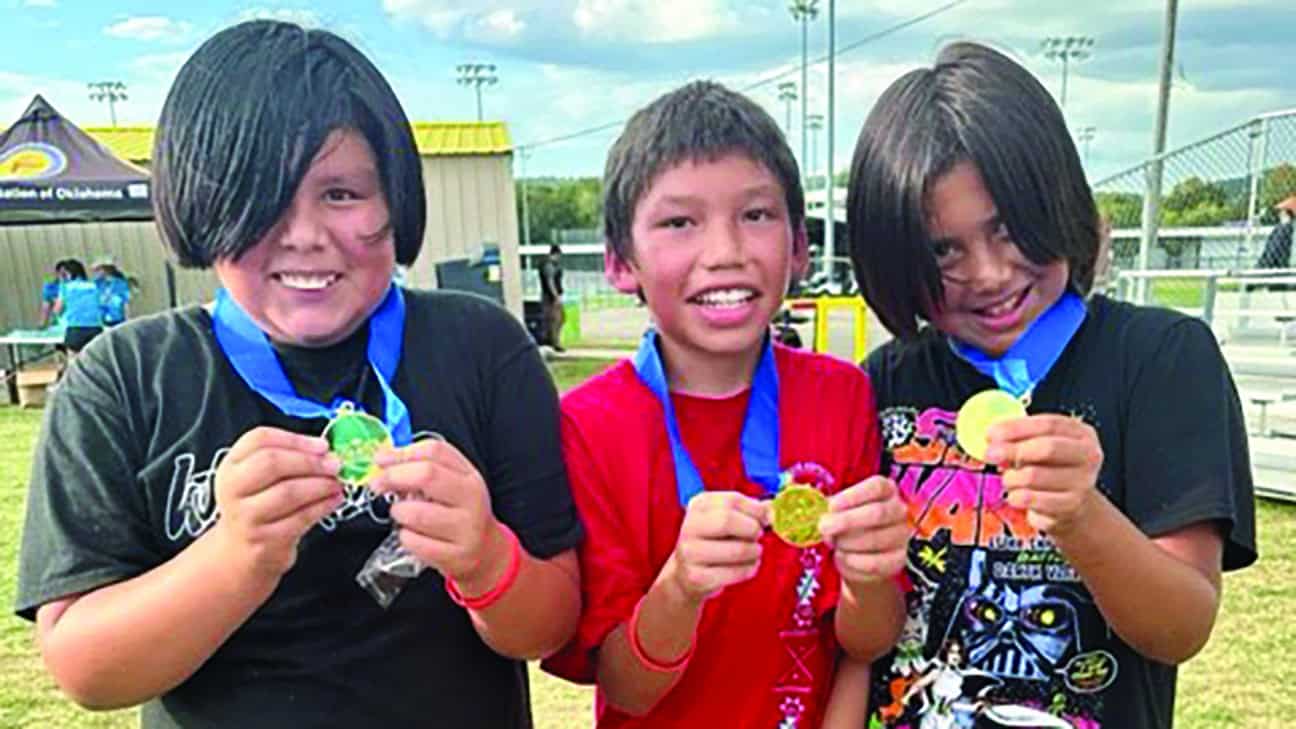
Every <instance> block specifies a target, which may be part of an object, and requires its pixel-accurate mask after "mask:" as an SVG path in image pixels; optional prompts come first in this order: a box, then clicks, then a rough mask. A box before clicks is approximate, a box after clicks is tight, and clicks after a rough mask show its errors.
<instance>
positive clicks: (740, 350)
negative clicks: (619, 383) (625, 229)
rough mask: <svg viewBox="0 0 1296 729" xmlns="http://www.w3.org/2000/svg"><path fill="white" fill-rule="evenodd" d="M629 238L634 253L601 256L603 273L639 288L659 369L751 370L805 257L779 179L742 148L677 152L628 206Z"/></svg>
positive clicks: (672, 372) (621, 286) (672, 371)
mask: <svg viewBox="0 0 1296 729" xmlns="http://www.w3.org/2000/svg"><path fill="white" fill-rule="evenodd" d="M631 240H632V241H633V243H632V248H633V251H634V258H633V260H631V261H625V260H622V259H620V258H619V257H617V256H615V255H609V257H608V271H607V273H608V279H609V280H610V281H611V282H612V283H613V285H614V286H616V287H617V288H618V289H620V290H622V291H626V292H635V291H639V292H642V295H643V297H644V300H645V301H646V302H647V305H648V308H649V309H650V310H651V311H652V315H653V320H654V323H655V325H656V327H657V330H658V331H659V332H660V334H661V339H662V348H663V355H664V356H665V359H666V364H667V369H668V374H670V375H671V376H672V377H674V376H675V374H677V373H681V372H705V371H709V370H711V371H714V370H716V369H724V368H725V367H726V366H729V365H732V366H733V367H734V368H735V369H734V371H744V370H745V371H746V372H747V373H748V374H750V371H751V370H750V368H751V367H754V366H755V362H756V359H757V358H758V357H759V354H760V350H761V345H762V343H763V340H764V337H765V334H766V332H767V331H768V328H769V323H770V320H771V319H772V318H773V316H774V314H775V313H776V312H777V311H778V309H779V306H780V304H781V303H782V300H783V295H784V293H785V292H786V291H787V286H788V281H789V278H790V276H791V275H793V273H799V272H801V271H803V270H804V269H805V265H806V247H805V240H804V231H803V230H796V231H794V230H793V229H792V225H791V223H790V222H789V217H788V209H787V202H786V196H785V194H784V190H783V186H782V185H780V184H779V182H778V179H777V178H775V177H774V175H773V174H771V173H770V171H769V170H768V169H766V168H765V166H764V165H761V164H759V163H757V162H756V161H754V160H752V159H750V158H748V157H747V156H745V155H741V154H730V155H726V156H723V157H720V158H718V159H716V160H714V161H707V160H705V159H703V160H696V161H690V160H686V161H683V162H681V163H679V164H676V165H674V166H673V167H670V168H668V169H666V170H665V171H664V172H662V173H661V174H659V175H658V176H657V177H656V178H655V179H654V181H653V183H652V184H651V185H650V186H649V188H648V190H647V191H646V192H645V193H644V194H643V196H642V197H641V198H640V199H639V201H638V203H637V204H636V205H635V208H634V216H633V220H632V223H631ZM672 381H673V382H676V381H677V379H673V380H672Z"/></svg>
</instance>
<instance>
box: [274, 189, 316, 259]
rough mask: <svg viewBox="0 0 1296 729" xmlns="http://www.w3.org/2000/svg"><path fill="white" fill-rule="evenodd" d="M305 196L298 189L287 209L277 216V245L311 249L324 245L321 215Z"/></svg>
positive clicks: (295, 248) (296, 248)
mask: <svg viewBox="0 0 1296 729" xmlns="http://www.w3.org/2000/svg"><path fill="white" fill-rule="evenodd" d="M305 197H306V196H305V195H302V194H300V191H299V193H298V194H297V195H294V196H293V200H292V203H291V204H290V205H289V206H288V209H287V210H284V211H283V214H282V215H281V216H280V217H279V222H278V224H277V225H276V228H277V230H276V231H275V233H276V234H277V235H278V238H279V240H278V243H279V245H280V246H282V247H284V248H290V249H294V250H313V249H317V248H321V247H323V245H324V238H325V232H324V221H323V217H322V216H321V215H320V213H319V211H317V210H316V209H315V206H314V205H312V204H311V201H309V200H307V199H305Z"/></svg>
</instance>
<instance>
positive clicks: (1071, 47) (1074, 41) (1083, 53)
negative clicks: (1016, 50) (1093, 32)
mask: <svg viewBox="0 0 1296 729" xmlns="http://www.w3.org/2000/svg"><path fill="white" fill-rule="evenodd" d="M1093 47H1094V39H1093V38H1090V37H1089V36H1087V35H1066V36H1051V37H1048V38H1045V39H1044V40H1043V41H1041V42H1040V49H1041V50H1043V51H1044V57H1045V58H1047V59H1049V60H1050V61H1060V62H1061V63H1062V103H1061V106H1062V108H1063V109H1066V99H1067V70H1068V68H1069V67H1070V64H1071V62H1072V61H1076V62H1077V63H1078V62H1080V61H1083V60H1085V59H1087V58H1089V57H1090V56H1092V55H1093Z"/></svg>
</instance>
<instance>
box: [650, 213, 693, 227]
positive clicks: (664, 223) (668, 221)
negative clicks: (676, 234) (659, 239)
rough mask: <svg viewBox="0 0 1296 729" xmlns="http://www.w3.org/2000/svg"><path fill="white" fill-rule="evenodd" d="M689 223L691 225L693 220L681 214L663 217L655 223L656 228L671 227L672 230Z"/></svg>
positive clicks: (687, 225)
mask: <svg viewBox="0 0 1296 729" xmlns="http://www.w3.org/2000/svg"><path fill="white" fill-rule="evenodd" d="M691 225H693V221H692V220H691V219H690V218H686V217H684V216H683V215H677V216H675V217H671V218H665V219H663V220H661V221H659V222H658V223H657V227H658V228H671V229H673V230H683V229H684V228H687V227H689V226H691Z"/></svg>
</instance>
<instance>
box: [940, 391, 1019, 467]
mask: <svg viewBox="0 0 1296 729" xmlns="http://www.w3.org/2000/svg"><path fill="white" fill-rule="evenodd" d="M1024 417H1026V406H1025V405H1023V404H1022V401H1021V400H1019V399H1017V398H1015V397H1013V396H1012V395H1010V394H1008V393H1006V392H1004V391H1003V390H983V391H981V392H978V393H977V394H975V395H973V396H972V397H970V398H968V400H967V402H965V403H963V407H961V408H959V411H958V418H957V419H956V420H955V421H954V435H955V437H956V438H957V439H958V444H959V446H960V447H962V448H963V450H964V452H966V453H967V454H968V455H969V456H972V457H973V458H975V459H977V460H978V461H984V460H985V459H986V448H987V447H988V446H989V430H990V426H992V425H994V424H995V423H998V422H1000V421H1003V420H1014V419H1016V418H1024Z"/></svg>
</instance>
